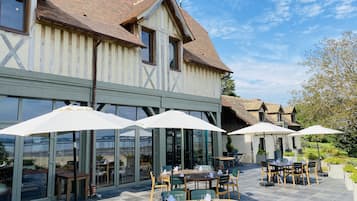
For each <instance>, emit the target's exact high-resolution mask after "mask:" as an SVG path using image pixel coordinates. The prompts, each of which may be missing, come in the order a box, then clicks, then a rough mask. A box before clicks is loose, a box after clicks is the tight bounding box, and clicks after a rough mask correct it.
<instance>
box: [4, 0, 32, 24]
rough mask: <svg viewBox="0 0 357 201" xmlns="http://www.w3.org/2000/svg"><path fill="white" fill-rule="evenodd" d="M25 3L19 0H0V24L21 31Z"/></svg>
mask: <svg viewBox="0 0 357 201" xmlns="http://www.w3.org/2000/svg"><path fill="white" fill-rule="evenodd" d="M25 3H26V1H19V0H4V1H0V26H4V27H8V28H11V29H16V30H19V31H23V30H24V17H25V8H26V6H25Z"/></svg>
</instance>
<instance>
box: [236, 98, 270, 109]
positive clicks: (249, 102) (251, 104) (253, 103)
mask: <svg viewBox="0 0 357 201" xmlns="http://www.w3.org/2000/svg"><path fill="white" fill-rule="evenodd" d="M237 101H239V102H240V103H241V104H243V105H244V107H245V108H246V110H249V111H253V110H260V108H262V107H263V108H266V107H265V104H264V102H263V101H262V100H260V99H244V98H238V99H237Z"/></svg>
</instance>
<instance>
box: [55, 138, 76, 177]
mask: <svg viewBox="0 0 357 201" xmlns="http://www.w3.org/2000/svg"><path fill="white" fill-rule="evenodd" d="M76 142H77V159H79V151H80V147H81V146H80V140H79V132H76ZM77 163H78V161H77ZM73 167H74V162H73V134H72V132H62V133H57V141H56V171H71V172H72V171H73ZM77 168H78V166H77Z"/></svg>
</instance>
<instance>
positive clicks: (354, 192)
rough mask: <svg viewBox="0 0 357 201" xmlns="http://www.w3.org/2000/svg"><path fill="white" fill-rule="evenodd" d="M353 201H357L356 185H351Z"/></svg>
mask: <svg viewBox="0 0 357 201" xmlns="http://www.w3.org/2000/svg"><path fill="white" fill-rule="evenodd" d="M353 186H354V187H353V201H357V184H356V183H355V184H353Z"/></svg>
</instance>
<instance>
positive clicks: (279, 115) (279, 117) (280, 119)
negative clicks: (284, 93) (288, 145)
mask: <svg viewBox="0 0 357 201" xmlns="http://www.w3.org/2000/svg"><path fill="white" fill-rule="evenodd" d="M277 118H278V119H277V121H278V122H279V121H282V117H281V113H278V114H277Z"/></svg>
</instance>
